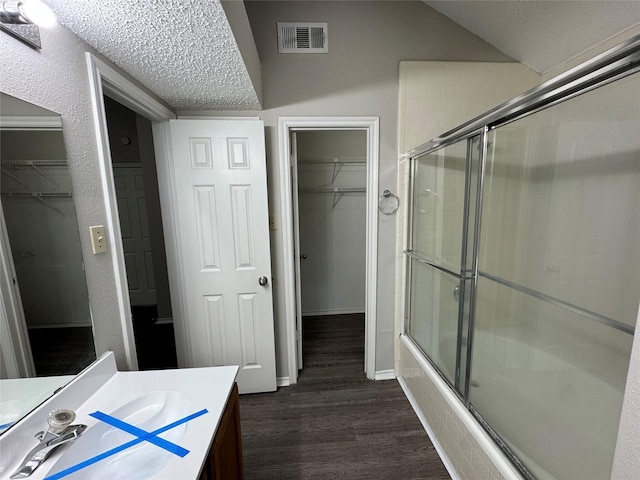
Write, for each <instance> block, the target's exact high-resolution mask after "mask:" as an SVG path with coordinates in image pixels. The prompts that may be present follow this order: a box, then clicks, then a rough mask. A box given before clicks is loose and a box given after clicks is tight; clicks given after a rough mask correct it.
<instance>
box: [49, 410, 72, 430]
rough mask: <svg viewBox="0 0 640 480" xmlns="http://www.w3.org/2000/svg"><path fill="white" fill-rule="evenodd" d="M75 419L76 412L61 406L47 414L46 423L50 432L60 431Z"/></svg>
mask: <svg viewBox="0 0 640 480" xmlns="http://www.w3.org/2000/svg"><path fill="white" fill-rule="evenodd" d="M75 419H76V412H74V411H73V410H69V409H65V408H61V409H58V410H53V411H52V412H50V413H49V415H47V423H48V424H49V431H50V432H51V433H56V434H58V433H62V432H64V430H65V429H66V428H67V427H68V426H69V425H71V423H72V422H73V421H74V420H75Z"/></svg>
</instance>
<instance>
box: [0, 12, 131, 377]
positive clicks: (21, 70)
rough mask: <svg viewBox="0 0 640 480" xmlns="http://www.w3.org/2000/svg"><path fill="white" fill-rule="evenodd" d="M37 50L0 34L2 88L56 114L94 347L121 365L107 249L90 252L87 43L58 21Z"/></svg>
mask: <svg viewBox="0 0 640 480" xmlns="http://www.w3.org/2000/svg"><path fill="white" fill-rule="evenodd" d="M40 33H41V37H42V50H40V51H35V50H33V49H31V48H29V47H27V46H26V45H24V44H23V43H21V42H19V41H17V40H16V39H14V38H13V37H10V36H9V35H5V34H4V33H2V34H0V50H1V51H2V55H1V56H0V62H1V63H0V91H3V92H5V93H8V94H10V95H13V96H15V97H18V98H20V99H22V100H26V101H28V102H30V103H33V104H35V105H38V106H41V107H44V108H47V109H49V110H52V111H54V112H57V113H59V114H60V116H61V118H62V126H63V131H64V141H65V148H66V150H67V161H68V164H69V172H70V175H71V182H72V185H73V193H74V198H75V205H76V211H77V216H78V228H79V231H80V241H81V244H82V253H83V257H84V267H85V275H86V279H87V287H88V291H89V304H90V307H91V313H92V317H93V328H94V334H95V338H96V350H97V353H98V354H100V353H102V352H104V351H106V350H113V351H114V352H115V354H116V358H117V361H118V365H119V368H121V369H125V368H126V362H125V350H124V343H123V338H122V330H121V325H120V320H119V316H118V308H117V295H116V289H115V276H114V273H113V267H112V260H111V256H110V255H109V254H102V255H93V254H92V252H91V242H90V239H89V235H88V231H89V226H90V225H102V224H105V223H106V213H105V206H104V201H103V197H102V185H101V181H100V169H99V164H98V152H97V145H96V139H95V138H96V137H95V133H94V132H95V130H94V124H93V115H92V113H91V103H90V99H89V76H88V73H87V66H86V60H85V52H87V51H92V49H91V47H89V46H88V45H87V44H85V43H84V42H82V41H81V40H79V39H78V37H76V36H75V35H73V34H72V33H71V32H70V31H69V30H67V29H66V28H64V27H62V26H59V25H57V26H55V27H53V28H51V29H41V31H40Z"/></svg>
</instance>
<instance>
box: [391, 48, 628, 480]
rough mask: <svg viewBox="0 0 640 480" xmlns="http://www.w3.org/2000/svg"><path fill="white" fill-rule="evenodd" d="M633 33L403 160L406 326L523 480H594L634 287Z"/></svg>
mask: <svg viewBox="0 0 640 480" xmlns="http://www.w3.org/2000/svg"><path fill="white" fill-rule="evenodd" d="M639 58H640V39H639V38H634V39H632V40H630V41H629V42H626V43H625V44H623V45H621V46H619V47H616V48H615V49H612V50H611V51H609V52H608V53H607V54H604V55H602V56H600V57H596V59H594V60H592V61H590V62H587V63H586V64H583V65H582V66H580V67H576V68H575V69H573V70H570V71H569V72H567V73H565V74H563V75H561V76H560V77H557V78H556V79H554V80H551V81H549V82H546V83H544V84H542V85H540V86H539V87H537V88H534V89H533V90H531V91H529V92H526V93H525V94H523V95H521V96H520V97H517V98H515V99H514V100H512V101H510V102H507V103H505V104H503V105H501V106H499V107H497V108H496V109H494V110H492V111H490V112H488V113H487V114H485V115H483V116H481V117H478V118H476V119H474V120H471V121H470V122H468V123H467V124H465V125H462V126H461V127H459V128H457V129H454V130H452V131H451V132H447V133H446V134H444V135H443V136H442V137H439V138H436V139H434V140H432V141H431V142H429V143H427V144H425V145H424V146H422V147H418V148H417V149H415V150H414V151H412V152H410V153H409V157H410V171H411V179H410V192H411V205H410V206H409V225H408V228H409V234H408V237H407V238H408V244H407V245H406V249H405V258H406V265H407V287H406V306H405V317H406V323H405V326H404V333H405V335H406V337H407V338H408V341H410V342H411V343H412V345H415V347H417V349H419V350H420V352H421V354H422V355H424V357H426V359H427V361H428V362H429V363H430V364H431V365H432V366H434V367H435V368H436V370H437V371H438V373H439V374H440V376H441V377H442V378H443V379H445V381H446V382H447V383H448V384H449V386H450V388H451V389H453V391H454V392H455V394H456V395H457V397H458V398H459V399H460V401H461V402H462V403H463V404H464V406H465V407H466V408H467V409H468V411H470V412H471V414H472V415H473V416H474V417H475V419H476V420H477V421H478V422H479V423H480V424H481V425H482V426H483V427H484V429H485V430H486V431H487V433H488V434H489V435H490V436H491V437H492V438H493V439H494V440H495V442H496V444H498V445H499V446H500V448H501V449H502V450H503V452H504V454H505V455H506V457H507V458H509V459H510V460H511V462H512V463H513V465H515V466H516V468H517V469H518V470H519V472H520V473H521V474H522V475H523V476H524V477H525V478H538V479H582V478H590V479H608V478H610V475H611V468H612V464H613V456H614V451H615V447H616V440H617V433H618V423H619V419H620V413H621V409H622V401H623V396H624V389H625V383H626V377H627V370H628V366H629V358H630V354H631V346H632V342H633V335H634V331H635V323H636V318H637V315H638V299H639V292H640V242H639V241H638V239H640V215H638V212H639V211H640V193H639V192H640V137H639V136H638V131H640V103H639V102H637V101H635V102H634V101H629V99H632V98H636V99H637V98H638V92H639V91H640V74H638V73H636V72H637V71H638V70H639V69H640V66H639V65H640V59H639Z"/></svg>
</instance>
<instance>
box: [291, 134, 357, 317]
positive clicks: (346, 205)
mask: <svg viewBox="0 0 640 480" xmlns="http://www.w3.org/2000/svg"><path fill="white" fill-rule="evenodd" d="M296 136H297V150H298V164H297V165H298V187H299V189H298V192H299V193H298V198H299V229H300V254H301V255H302V258H301V261H300V270H301V286H302V314H303V315H334V314H344V313H362V312H364V310H365V273H366V271H365V259H366V248H365V245H366V224H365V222H366V215H365V212H366V209H365V207H366V204H365V201H366V196H365V185H366V156H367V150H366V149H367V143H366V141H367V137H366V132H365V131H357V130H353V131H348V130H347V131H334V130H331V131H308V132H297V134H296ZM305 255H306V258H305Z"/></svg>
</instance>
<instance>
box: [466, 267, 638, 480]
mask: <svg viewBox="0 0 640 480" xmlns="http://www.w3.org/2000/svg"><path fill="white" fill-rule="evenodd" d="M477 292H478V293H477V297H476V298H477V304H476V305H477V306H476V320H475V333H474V339H473V355H472V362H473V363H472V373H471V384H470V393H469V399H470V401H471V404H472V405H473V407H474V408H475V409H476V410H477V411H478V412H479V413H480V415H481V416H482V418H483V420H484V421H485V422H487V423H488V424H489V425H490V426H491V428H492V429H493V430H494V431H495V432H496V433H497V434H498V435H499V436H500V437H501V438H502V440H503V441H504V442H505V443H507V445H508V446H509V448H510V449H511V450H512V451H513V452H514V453H515V454H516V455H517V456H518V457H519V459H520V460H521V461H522V462H523V463H524V464H525V466H526V467H527V469H528V470H529V471H530V472H531V473H532V474H533V475H534V476H535V477H536V478H537V479H540V480H542V479H575V480H579V479H587V478H588V479H594V480H595V479H608V478H609V475H610V469H611V465H612V461H613V450H614V446H615V443H616V436H617V432H618V422H619V416H620V409H621V408H622V396H623V392H624V385H625V380H626V373H627V365H628V361H629V352H630V350H631V343H632V340H633V337H632V336H631V335H629V334H626V333H624V332H621V331H619V330H616V329H614V328H611V327H608V326H606V325H602V324H600V323H597V322H593V321H590V320H586V319H585V318H584V317H583V316H581V315H579V314H577V313H574V312H570V311H567V310H566V309H565V308H563V307H560V306H557V305H554V304H552V303H550V302H547V301H545V300H541V299H538V298H536V297H534V296H531V295H529V294H526V293H522V292H520V291H518V290H516V289H514V288H510V287H506V286H503V285H501V284H500V283H497V282H494V281H492V280H488V279H485V278H483V277H480V279H479V281H478V290H477Z"/></svg>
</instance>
